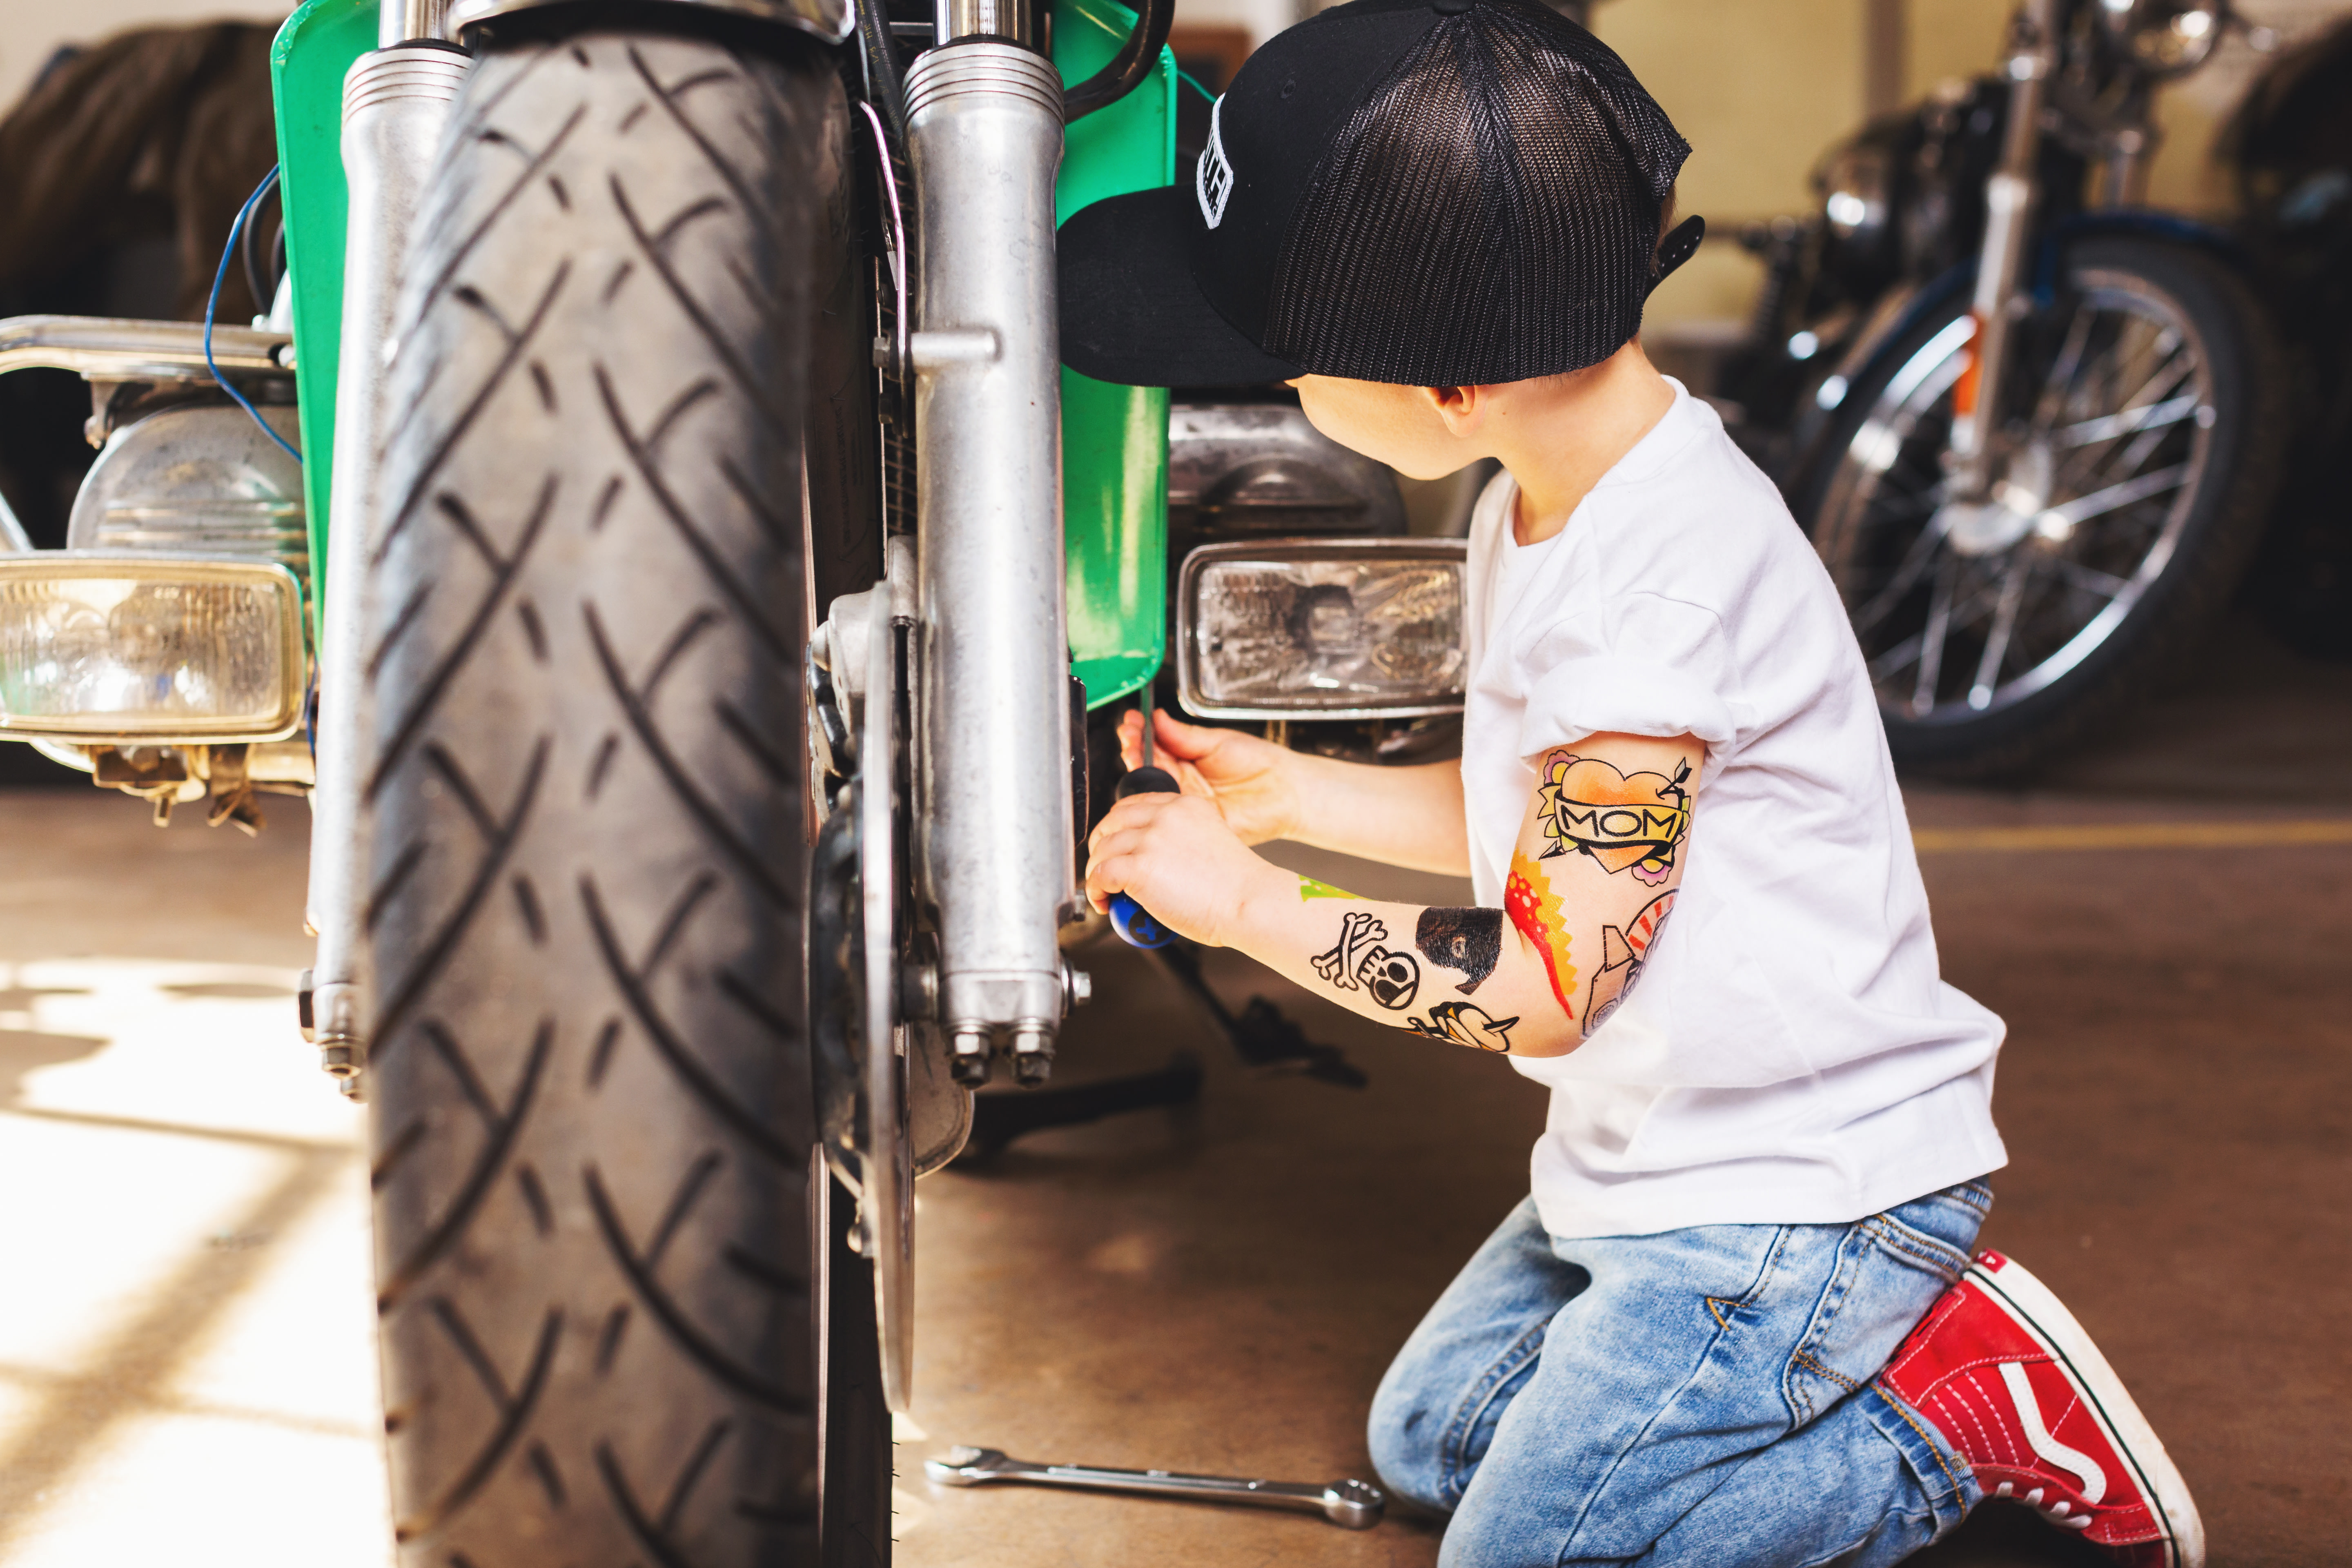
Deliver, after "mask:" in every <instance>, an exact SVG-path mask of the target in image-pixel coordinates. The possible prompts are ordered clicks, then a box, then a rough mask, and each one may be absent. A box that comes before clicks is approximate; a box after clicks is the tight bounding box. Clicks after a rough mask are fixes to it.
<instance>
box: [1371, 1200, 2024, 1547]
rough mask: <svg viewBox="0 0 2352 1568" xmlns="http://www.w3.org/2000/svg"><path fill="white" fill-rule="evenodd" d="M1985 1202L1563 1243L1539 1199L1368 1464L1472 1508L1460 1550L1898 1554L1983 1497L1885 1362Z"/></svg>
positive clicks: (1481, 1268) (1445, 1331) (1421, 1494)
mask: <svg viewBox="0 0 2352 1568" xmlns="http://www.w3.org/2000/svg"><path fill="white" fill-rule="evenodd" d="M1991 1202H1992V1194H1991V1192H1990V1190H1989V1189H1988V1188H1986V1187H1985V1186H1984V1185H1983V1184H1981V1183H1976V1182H1971V1183H1968V1184H1964V1185H1961V1186H1957V1187H1950V1188H1948V1189H1946V1190H1945V1191H1943V1192H1940V1193H1935V1194H1930V1195H1928V1196H1927V1197H1924V1198H1920V1199H1917V1200H1916V1201H1914V1202H1912V1203H1907V1204H1905V1205H1902V1206H1901V1207H1899V1208H1894V1209H1890V1210H1888V1211H1887V1212H1886V1213H1885V1214H1879V1215H1871V1216H1870V1217H1869V1218H1867V1219H1864V1220H1858V1221H1856V1222H1854V1223H1853V1224H1851V1225H1784V1226H1769V1225H1757V1226H1748V1225H1734V1226H1699V1227H1695V1228H1692V1229H1689V1230H1675V1231H1667V1232H1664V1234H1662V1235H1657V1236H1619V1237H1598V1238H1592V1239H1583V1240H1573V1241H1563V1240H1559V1239H1556V1238H1554V1237H1550V1236H1549V1235H1547V1234H1545V1231H1544V1228H1543V1226H1542V1224H1541V1223H1540V1222H1539V1221H1538V1219H1537V1217H1536V1210H1535V1203H1534V1200H1533V1199H1529V1200H1528V1201H1527V1202H1525V1203H1522V1204H1521V1205H1519V1206H1518V1207H1517V1209H1515V1210H1513V1211H1512V1214H1511V1216H1510V1217H1509V1218H1508V1219H1507V1220H1505V1221H1504V1222H1503V1225H1502V1227H1501V1228H1500V1229H1499V1230H1497V1231H1496V1232H1495V1234H1494V1235H1493V1236H1492V1237H1489V1238H1488V1239H1487V1241H1486V1245H1485V1246H1484V1247H1480V1248H1479V1249H1478V1253H1477V1256H1475V1258H1471V1260H1470V1262H1469V1264H1468V1265H1467V1266H1466V1267H1465V1268H1464V1269H1463V1270H1462V1272H1461V1274H1460V1275H1459V1276H1458V1277H1456V1278H1455V1279H1454V1283H1453V1284H1452V1285H1450V1286H1448V1287H1447V1288H1446V1290H1445V1294H1444V1295H1443V1296H1441V1297H1439V1298H1438V1301H1437V1304H1436V1305H1435V1306H1434V1307H1433V1308H1431V1309H1430V1311H1429V1315H1428V1316H1427V1317H1426V1318H1424V1319H1423V1320H1422V1323H1421V1326H1420V1327H1419V1328H1417V1329H1415V1330H1414V1331H1413V1332H1412V1338H1411V1339H1410V1340H1408V1341H1406V1342H1405V1346H1404V1349H1403V1350H1402V1351H1401V1352H1398V1353H1397V1358H1396V1362H1395V1363H1394V1364H1393V1365H1391V1367H1390V1368H1389V1371H1388V1375H1387V1376H1385V1377H1383V1378H1382V1379H1381V1388H1380V1393H1379V1394H1377V1395H1375V1396H1374V1398H1373V1401H1372V1416H1371V1451H1372V1460H1373V1462H1374V1463H1375V1464H1376V1465H1378V1466H1379V1468H1380V1472H1381V1479H1383V1480H1384V1481H1386V1482H1387V1483H1388V1485H1389V1487H1390V1488H1391V1489H1392V1490H1394V1491H1396V1492H1399V1493H1402V1495H1404V1496H1406V1497H1409V1498H1412V1499H1413V1500H1416V1501H1418V1502H1421V1503H1423V1504H1425V1505H1427V1506H1429V1507H1432V1508H1436V1509H1440V1510H1445V1511H1448V1512H1450V1513H1452V1514H1453V1516H1454V1518H1453V1521H1452V1522H1451V1523H1450V1524H1449V1525H1448V1526H1447V1529H1446V1531H1445V1543H1444V1550H1443V1552H1441V1554H1440V1556H1439V1559H1438V1561H1439V1563H1440V1564H1441V1568H1522V1565H1528V1568H1533V1565H1537V1564H1541V1565H1542V1568H1565V1565H1567V1564H1570V1563H1640V1564H1643V1568H1667V1565H1669V1564H1675V1565H1682V1564H1688V1565H1690V1568H1814V1565H1816V1564H1828V1563H1838V1564H1841V1565H1844V1564H1852V1565H1854V1568H1865V1565H1874V1564H1879V1563H1895V1562H1897V1561H1899V1560H1900V1559H1902V1558H1904V1557H1906V1556H1908V1555H1909V1554H1910V1553H1912V1552H1916V1551H1917V1550H1919V1549H1920V1548H1921V1547H1923V1546H1925V1545H1927V1543H1928V1542H1931V1541H1933V1540H1935V1539H1936V1538H1937V1536H1939V1535H1941V1534H1943V1533H1944V1532H1945V1531H1948V1530H1949V1529H1951V1527H1952V1526H1954V1525H1955V1524H1958V1522H1959V1521H1960V1518H1961V1516H1962V1515H1964V1514H1966V1513H1967V1512H1968V1510H1969V1508H1970V1507H1972V1506H1973V1505H1974V1504H1975V1503H1976V1501H1977V1498H1978V1495H1979V1494H1978V1489H1977V1485H1976V1482H1975V1480H1974V1479H1973V1478H1972V1477H1971V1476H1970V1475H1969V1468H1968V1465H1967V1463H1966V1462H1965V1461H1964V1460H1962V1459H1960V1458H1958V1456H1957V1455H1955V1454H1953V1453H1952V1452H1951V1450H1950V1448H1949V1447H1948V1446H1947V1445H1946V1444H1945V1443H1944V1441H1943V1439H1942V1438H1941V1437H1940V1436H1937V1434H1936V1432H1935V1430H1934V1428H1932V1427H1931V1426H1928V1425H1927V1422H1926V1421H1925V1420H1923V1419H1921V1418H1920V1416H1919V1415H1918V1414H1917V1413H1916V1412H1915V1411H1913V1410H1912V1409H1910V1408H1909V1407H1908V1406H1907V1405H1904V1404H1903V1403H1902V1402H1901V1401H1900V1400H1898V1399H1896V1398H1895V1396H1893V1395H1892V1394H1887V1393H1886V1392H1885V1390H1883V1389H1881V1388H1879V1387H1877V1386H1875V1385H1874V1384H1873V1383H1872V1381H1871V1380H1872V1379H1873V1378H1874V1377H1875V1376H1876V1375H1877V1373H1878V1372H1879V1370H1880V1369H1881V1368H1882V1367H1883V1366H1885V1363H1886V1361H1887V1358H1888V1357H1889V1356H1891V1355H1892V1354H1893V1353H1894V1351H1895V1346H1896V1345H1898V1344H1900V1343H1901V1342H1902V1341H1903V1337H1904V1336H1905V1335H1906V1334H1907V1333H1909V1332H1910V1331H1911V1329H1912V1327H1913V1326H1914V1325H1915V1324H1916V1323H1917V1322H1918V1321H1919V1320H1920V1319H1921V1318H1923V1317H1925V1316H1926V1315H1927V1309H1928V1308H1929V1307H1931V1306H1933V1305H1934V1304H1935V1302H1936V1300H1937V1298H1938V1297H1940V1296H1941V1295H1942V1294H1943V1293H1944V1291H1945V1289H1947V1288H1948V1286H1949V1285H1950V1284H1951V1283H1952V1282H1953V1280H1955V1279H1958V1277H1959V1274H1960V1270H1961V1269H1962V1268H1966V1267H1967V1265H1968V1260H1969V1247H1970V1245H1971V1244H1972V1243H1973V1242H1974V1241H1975V1239H1976V1234H1977V1227H1978V1226H1979V1224H1981V1223H1982V1221H1983V1219H1984V1214H1985V1210H1986V1209H1987V1208H1988V1207H1989V1206H1990V1205H1991Z"/></svg>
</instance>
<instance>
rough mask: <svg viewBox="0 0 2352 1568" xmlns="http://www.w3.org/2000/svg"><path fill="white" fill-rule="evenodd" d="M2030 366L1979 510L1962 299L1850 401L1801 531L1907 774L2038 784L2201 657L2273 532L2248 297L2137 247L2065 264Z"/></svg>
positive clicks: (2258, 343) (2094, 252)
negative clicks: (1970, 455) (1967, 492)
mask: <svg viewBox="0 0 2352 1568" xmlns="http://www.w3.org/2000/svg"><path fill="white" fill-rule="evenodd" d="M2064 277H2065V285H2064V288H2063V290H2062V292H2061V293H2060V296H2059V299H2058V301H2057V303H2056V304H2055V305H2054V306H2053V308H2052V309H2050V310H2047V311H2045V312H2043V313H2042V315H2040V316H2037V317H2035V318H2033V319H2032V321H2030V322H2029V323H2027V330H2026V331H2022V332H2021V333H2020V334H2019V351H2018V352H2019V353H2020V357H2021V363H2019V364H2018V365H2017V366H2016V367H2015V368H2016V371H2017V374H2016V378H2015V379H2014V380H2013V381H2011V388H2012V392H2011V397H2010V399H2009V406H2010V407H2011V408H2013V409H2018V410H2020V411H2021V416H2012V417H2011V419H2010V420H2009V422H2008V425H2007V427H2006V428H2005V429H2004V431H2003V432H2002V433H2001V440H2000V443H1999V444H1998V448H1997V449H1998V450H2000V451H2001V452H2002V453H2003V454H2004V456H2003V458H2001V460H2000V463H1999V465H1998V467H1997V468H1996V470H1995V472H1996V482H1995V483H1994V485H1993V486H1992V489H1991V493H1990V497H1989V498H1988V499H1987V500H1983V501H1981V502H1969V501H1963V500H1958V499H1957V498H1955V497H1954V496H1953V495H1952V493H1951V486H1950V483H1949V480H1948V476H1947V473H1946V470H1945V467H1944V454H1945V452H1946V450H1947V448H1948V444H1949V440H1950V436H1951V427H1952V405H1953V395H1954V392H1955V389H1956V387H1957V386H1958V384H1959V382H1960V380H1961V377H1962V374H1963V373H1964V372H1965V371H1966V370H1967V368H1968V366H1969V340H1970V335H1971V333H1970V324H1969V318H1968V315H1967V306H1966V301H1965V300H1962V301H1958V302H1956V303H1955V304H1954V305H1953V306H1952V307H1950V308H1949V309H1948V310H1945V311H1943V312H1942V313H1940V314H1939V315H1937V316H1936V317H1934V318H1931V319H1930V320H1929V321H1927V322H1925V323H1923V324H1921V325H1920V326H1919V327H1917V328H1915V329H1914V330H1913V331H1911V332H1910V333H1909V334H1908V335H1907V336H1906V338H1905V339H1903V340H1902V341H1900V342H1898V343H1897V344H1896V345H1895V348H1894V350H1893V351H1892V352H1891V353H1887V354H1885V355H1883V356H1882V357H1881V360H1880V362H1879V365H1878V367H1877V368H1876V370H1875V371H1874V373H1873V374H1868V375H1866V376H1865V377H1864V380H1863V381H1862V383H1861V384H1858V385H1856V386H1855V387H1854V388H1853V390H1852V391H1851V392H1850V393H1849V395H1848V396H1847V399H1846V408H1847V410H1848V412H1847V413H1846V414H1845V415H1844V416H1843V417H1842V418H1841V420H1840V421H1839V423H1838V424H1837V425H1836V426H1834V427H1833V429H1832V434H1831V437H1830V439H1829V441H1828V443H1827V449H1828V451H1829V452H1830V453H1831V456H1830V457H1829V458H1828V459H1827V460H1826V461H1824V462H1823V463H1822V464H1821V465H1819V467H1818V468H1817V470H1816V472H1817V475H1818V477H1817V479H1815V481H1814V483H1813V484H1812V485H1811V488H1810V493H1809V494H1808V495H1805V496H1803V497H1801V504H1800V516H1801V518H1803V519H1804V520H1805V521H1807V522H1808V525H1809V528H1810V531H1811V533H1812V536H1813V540H1814V542H1815V544H1816V546H1817V547H1818V548H1819V550H1820V552H1821V555H1822V561H1823V563H1825V564H1826V565H1827V566H1828V568H1829V571H1830V574H1831V576H1832V579H1833V580H1834V581H1835V583H1836V584H1837V587H1838V591H1839V594H1840V595H1841V596H1842V598H1843V600H1844V603H1845V605H1846V610H1847V613H1848V615H1849V616H1851V617H1852V621H1853V629H1854V634H1855V636H1856V637H1857V638H1858V639H1859V640H1860V642H1861V644H1862V651H1863V657H1864V659H1865V661H1866V662H1867V663H1868V666H1869V669H1870V676H1871V680H1872V683H1873V685H1874V687H1875V688H1876V690H1877V693H1878V702H1879V710H1880V712H1881V714H1882V715H1883V716H1884V718H1885V722H1886V730H1887V738H1888V741H1889V742H1890V744H1891V745H1892V747H1893V749H1894V752H1895V757H1896V760H1897V761H1899V762H1903V763H1910V764H1914V765H1918V766H1922V767H1925V768H1927V769H1930V770H1932V771H1935V772H1938V773H1945V774H1948V775H1956V776H1979V777H1980V776H1986V775H1990V774H1998V773H2011V772H2014V771H2016V770H2018V769H2020V768H2021V767H2024V766H2026V765H2028V764H2030V763H2033V762H2035V761H2038V760H2040V759H2041V758H2042V757H2045V756H2047V755H2048V754H2050V753H2051V752H2053V751H2055V750H2056V749H2058V748H2060V747H2062V746H2063V745H2065V744H2066V743H2068V742H2071V741H2073V740H2074V739H2075V738H2076V737H2077V736H2078V735H2080V734H2081V733H2082V732H2083V731H2084V729H2085V728H2086V727H2087V726H2089V725H2092V724H2095V723H2096V722H2097V721H2101V720H2102V719H2104V718H2105V717H2107V716H2109V715H2111V714H2112V713H2114V712H2115V711H2116V710H2119V709H2120V708H2122V707H2123V706H2125V705H2126V703H2127V702H2128V701H2129V700H2132V699H2133V698H2135V697H2137V696H2140V695H2143V694H2145V692H2146V691H2147V689H2148V688H2149V687H2151V686H2152V685H2154V684H2155V683H2156V682H2157V681H2158V680H2159V679H2161V676H2162V674H2163V673H2164V666H2165V664H2166V662H2167V661H2168V658H2178V657H2181V656H2185V655H2188V654H2189V653H2191V652H2193V650H2194V648H2195V647H2196V642H2197V638H2198V637H2199V635H2200V633H2201V632H2203V631H2204V630H2205V628H2206V627H2207V626H2208V625H2209V624H2210V620H2211V618H2212V616H2214V615H2215V614H2216V613H2217V612H2218V611H2219V610H2220V609H2221V606H2222V605H2224V604H2225V603H2226V602H2227V601H2228V599H2229V597H2230V595H2231V593H2232V592H2233V591H2234V590H2235V588H2236V586H2237V584H2238V581H2239V579H2240V577H2241V576H2242V574H2243V572H2244V570H2245V565H2246V561H2247V558H2248V555H2249V553H2250V552H2251V551H2252V547H2253V544H2254V542H2255V540H2256V538H2257V535H2258V533H2259V531H2260V529H2261V527H2262V524H2263V513H2264V511H2265V510H2266V509H2267V506H2268V502H2269V498H2270V495H2271V492H2272V488H2273V481H2274V479H2275V475H2276V473H2277V470H2278V461H2279V455H2280V451H2281V443H2282V441H2283V438H2284V428H2283V426H2284V421H2283V419H2282V418H2281V417H2280V416H2279V414H2278V407H2279V400H2280V394H2281V388H2280V386H2279V374H2278V369H2277V354H2276V351H2275V349H2274V348H2273V345H2272V343H2271V340H2270V337H2269V333H2268V329H2267V327H2266V326H2265V324H2264V323H2263V321H2262V319H2261V317H2260V315H2259V312H2258V310H2257V308H2256V306H2255V305H2254V303H2253V301H2252V299H2251V298H2249V297H2248V295H2247V294H2246V291H2245V289H2244V288H2243V287H2242V285H2240V284H2239V283H2238V282H2237V280H2236V279H2234V278H2232V277H2231V275H2230V274H2229V273H2227V272H2226V271H2224V270H2223V269H2222V268H2220V267H2219V266H2217V265H2216V264H2214V263H2213V262H2211V261H2210V260H2209V259H2207V258H2204V257H2201V256H2200V255H2197V254H2195V253H2193V252H2190V251H2187V250H2183V249H2181V248H2179V247H2171V246H2167V245H2162V244H2153V243H2149V242H2146V241H2140V240H2129V239H2103V240H2097V241H2092V242H2086V243H2084V244H2081V245H2078V246H2076V247H2074V248H2073V249H2071V250H2070V251H2069V253H2068V255H2067V258H2066V268H2065V274H2064Z"/></svg>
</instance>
